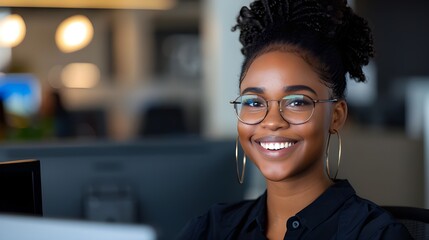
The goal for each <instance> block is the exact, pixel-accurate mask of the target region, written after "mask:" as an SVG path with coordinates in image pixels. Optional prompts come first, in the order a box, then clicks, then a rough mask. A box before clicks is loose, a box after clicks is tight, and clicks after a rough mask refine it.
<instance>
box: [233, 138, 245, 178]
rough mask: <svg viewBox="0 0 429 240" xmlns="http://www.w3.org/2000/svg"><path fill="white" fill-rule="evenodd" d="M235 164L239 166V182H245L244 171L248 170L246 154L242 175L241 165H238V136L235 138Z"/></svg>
mask: <svg viewBox="0 0 429 240" xmlns="http://www.w3.org/2000/svg"><path fill="white" fill-rule="evenodd" d="M235 165H236V167H237V178H238V182H239V183H240V184H243V182H244V171H245V170H246V154H244V155H243V170H241V175H240V170H239V168H240V167H239V166H238V137H237V139H236V140H235Z"/></svg>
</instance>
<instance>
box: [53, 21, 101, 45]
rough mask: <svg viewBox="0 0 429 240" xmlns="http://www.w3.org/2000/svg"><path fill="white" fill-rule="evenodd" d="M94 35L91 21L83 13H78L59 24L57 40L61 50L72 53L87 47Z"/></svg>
mask: <svg viewBox="0 0 429 240" xmlns="http://www.w3.org/2000/svg"><path fill="white" fill-rule="evenodd" d="M93 36H94V27H93V26H92V23H91V21H90V20H89V19H88V18H87V17H85V16H83V15H76V16H73V17H69V18H67V19H66V20H64V21H63V22H62V23H61V24H60V25H59V26H58V29H57V32H56V34H55V41H56V43H57V46H58V48H59V49H60V50H61V51H63V52H65V53H70V52H75V51H77V50H80V49H82V48H84V47H86V46H87V45H88V44H89V43H90V42H91V40H92V37H93Z"/></svg>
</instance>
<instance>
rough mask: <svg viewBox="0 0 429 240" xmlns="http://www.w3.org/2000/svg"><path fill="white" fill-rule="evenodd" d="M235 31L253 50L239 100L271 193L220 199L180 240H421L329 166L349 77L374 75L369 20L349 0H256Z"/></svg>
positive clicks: (249, 146) (249, 151) (248, 147)
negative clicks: (365, 71)
mask: <svg viewBox="0 0 429 240" xmlns="http://www.w3.org/2000/svg"><path fill="white" fill-rule="evenodd" d="M233 30H240V42H241V43H242V44H243V48H242V52H243V55H244V57H245V60H244V63H243V67H242V72H241V77H240V85H239V87H240V96H239V97H238V98H237V99H236V100H235V101H232V102H231V103H233V104H234V107H235V110H236V113H237V116H238V120H239V121H238V125H237V128H238V135H239V141H240V144H241V146H242V148H243V150H244V152H245V154H246V155H247V156H248V157H250V159H251V160H252V161H253V162H254V164H255V165H256V166H257V167H258V169H259V170H260V171H261V173H262V175H263V176H264V177H265V179H266V185H267V190H266V192H265V193H264V194H263V195H262V196H261V197H260V198H258V199H256V200H252V201H243V202H239V203H237V204H230V205H225V204H219V205H215V206H214V207H212V208H211V209H210V210H209V212H208V213H206V214H205V215H203V216H200V217H198V218H196V219H194V220H192V221H191V222H190V223H189V224H188V225H187V227H186V228H185V229H184V230H183V232H182V234H181V236H180V239H411V237H410V236H409V233H408V231H407V230H406V229H405V227H404V226H403V225H402V224H399V223H397V222H395V220H394V219H393V218H392V217H391V216H390V215H389V214H387V213H386V212H385V211H383V210H382V209H381V208H380V207H378V206H377V205H375V204H374V203H372V202H370V201H367V200H365V199H362V198H359V197H358V196H357V195H356V194H355V191H354V190H353V188H352V187H351V186H350V184H349V183H348V182H347V181H346V180H336V179H335V176H332V175H331V174H330V173H329V171H327V172H325V164H324V162H325V160H324V159H325V156H326V153H327V149H329V141H330V136H331V134H337V136H338V138H339V131H340V129H341V128H342V127H343V125H344V122H345V121H346V117H347V104H346V101H345V96H344V91H345V88H346V74H347V73H348V74H349V75H350V77H351V78H354V79H355V80H356V81H358V82H363V81H365V76H364V74H363V72H362V66H364V65H366V64H368V61H369V59H370V58H371V57H372V56H373V43H372V36H371V31H370V29H369V27H368V25H367V22H366V21H365V20H364V19H362V18H361V17H359V16H357V15H355V14H354V13H353V11H352V10H351V9H350V8H349V7H348V6H347V5H346V1H344V0H255V1H254V2H252V3H251V4H250V6H249V7H243V8H242V9H241V11H240V14H239V16H238V18H237V25H236V26H235V27H234V28H233ZM339 140H340V142H341V139H340V138H339ZM243 160H244V161H245V159H243ZM327 169H329V168H327ZM240 181H242V177H240Z"/></svg>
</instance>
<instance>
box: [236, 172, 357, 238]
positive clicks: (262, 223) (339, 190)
mask: <svg viewBox="0 0 429 240" xmlns="http://www.w3.org/2000/svg"><path fill="white" fill-rule="evenodd" d="M355 194H356V192H355V190H354V189H353V187H352V186H351V185H350V183H349V182H348V181H347V180H336V181H335V183H334V184H333V185H332V186H330V187H329V188H328V189H327V190H326V191H325V192H324V193H322V195H320V196H319V197H318V198H317V199H316V200H315V201H314V202H312V203H311V204H310V205H308V206H307V207H305V208H304V209H303V210H301V211H300V212H298V213H297V214H296V216H297V217H298V218H299V219H300V220H301V222H302V224H304V225H305V226H306V227H308V228H309V229H313V228H315V227H316V226H318V225H319V224H321V223H323V222H324V221H325V219H327V218H329V217H330V216H331V215H332V214H334V213H335V211H336V210H337V209H338V208H339V207H341V205H342V204H343V203H344V202H345V201H346V200H347V199H349V198H350V197H352V196H353V195H355ZM266 204H267V192H266V191H265V192H264V194H263V195H261V196H260V197H259V198H258V199H257V200H256V204H255V208H254V210H253V211H252V213H251V214H250V215H249V218H248V219H247V221H246V222H245V225H244V229H248V228H249V227H253V226H255V225H254V224H256V226H258V227H259V229H260V230H261V231H262V232H265V229H266V226H267V206H266Z"/></svg>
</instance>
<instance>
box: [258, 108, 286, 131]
mask: <svg viewBox="0 0 429 240" xmlns="http://www.w3.org/2000/svg"><path fill="white" fill-rule="evenodd" d="M261 126H262V127H263V128H267V129H270V130H272V131H276V130H278V129H280V128H288V127H289V126H290V124H289V123H288V122H287V121H286V120H284V119H283V117H282V115H281V112H280V104H279V102H278V101H271V102H270V103H269V104H268V112H267V116H265V118H264V120H263V121H262V122H261Z"/></svg>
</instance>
